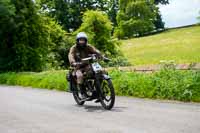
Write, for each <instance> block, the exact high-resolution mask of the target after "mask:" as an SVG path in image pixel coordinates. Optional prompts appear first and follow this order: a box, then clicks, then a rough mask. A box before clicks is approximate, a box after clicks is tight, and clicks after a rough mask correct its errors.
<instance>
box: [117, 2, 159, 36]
mask: <svg viewBox="0 0 200 133" xmlns="http://www.w3.org/2000/svg"><path fill="white" fill-rule="evenodd" d="M119 5H120V11H119V13H118V15H117V23H118V27H117V28H116V31H115V35H116V36H117V37H118V38H123V37H132V36H142V35H144V34H146V33H148V32H150V31H152V30H153V29H154V24H153V22H154V20H155V13H156V11H157V8H156V7H155V5H154V4H153V3H152V2H151V1H149V2H147V1H146V0H135V1H132V0H120V3H119Z"/></svg>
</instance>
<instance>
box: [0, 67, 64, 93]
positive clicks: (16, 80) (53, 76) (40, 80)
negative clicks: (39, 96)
mask: <svg viewBox="0 0 200 133" xmlns="http://www.w3.org/2000/svg"><path fill="white" fill-rule="evenodd" d="M65 77H66V71H64V70H62V71H44V72H40V73H33V72H24V73H15V72H10V73H1V74H0V84H7V85H21V86H31V87H35V88H46V89H56V90H60V91H64V90H66V89H67V83H66V80H65Z"/></svg>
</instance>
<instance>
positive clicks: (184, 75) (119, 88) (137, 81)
mask: <svg viewBox="0 0 200 133" xmlns="http://www.w3.org/2000/svg"><path fill="white" fill-rule="evenodd" d="M66 72H67V71H63V70H62V71H46V72H41V73H30V72H29V73H2V74H0V84H8V85H22V86H32V87H38V88H48V89H57V90H62V91H66V90H68V87H67V86H68V83H67V81H66V77H65V76H66ZM110 75H111V77H112V78H113V79H112V80H113V84H114V87H115V91H116V94H117V95H122V96H134V97H141V98H153V99H169V100H179V101H194V102H200V71H178V70H173V69H162V70H161V71H159V72H156V73H153V74H144V73H135V72H121V71H117V70H113V71H110Z"/></svg>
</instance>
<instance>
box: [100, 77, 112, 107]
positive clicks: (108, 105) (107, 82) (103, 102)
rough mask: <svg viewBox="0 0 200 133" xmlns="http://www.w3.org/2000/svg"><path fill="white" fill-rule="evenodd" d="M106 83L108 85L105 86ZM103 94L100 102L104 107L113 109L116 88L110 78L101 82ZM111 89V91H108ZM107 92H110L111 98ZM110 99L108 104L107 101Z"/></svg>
mask: <svg viewBox="0 0 200 133" xmlns="http://www.w3.org/2000/svg"><path fill="white" fill-rule="evenodd" d="M105 83H106V85H107V86H105ZM100 89H101V93H102V94H101V96H100V102H101V105H102V106H103V108H104V109H106V110H111V109H112V108H113V106H114V104H115V90H114V87H113V84H112V81H111V80H110V79H107V80H105V79H104V80H103V81H102V83H101V88H100ZM108 91H109V92H108ZM106 93H109V95H110V98H109V99H107V96H106ZM107 101H109V102H110V103H109V104H107V103H106V102H107Z"/></svg>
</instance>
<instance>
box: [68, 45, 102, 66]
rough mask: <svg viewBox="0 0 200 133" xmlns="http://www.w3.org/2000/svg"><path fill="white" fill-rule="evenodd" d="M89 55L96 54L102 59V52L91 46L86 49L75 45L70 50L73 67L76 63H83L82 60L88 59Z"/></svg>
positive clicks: (70, 60) (69, 56)
mask: <svg viewBox="0 0 200 133" xmlns="http://www.w3.org/2000/svg"><path fill="white" fill-rule="evenodd" d="M89 54H96V55H97V56H100V57H101V53H100V51H99V50H97V49H96V48H95V47H93V46H91V45H90V44H87V46H86V47H85V48H78V47H77V46H76V44H75V45H73V46H72V47H71V48H70V51H69V55H68V58H69V62H70V64H71V65H72V64H73V63H76V62H81V59H83V58H87V57H88V55H89Z"/></svg>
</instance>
